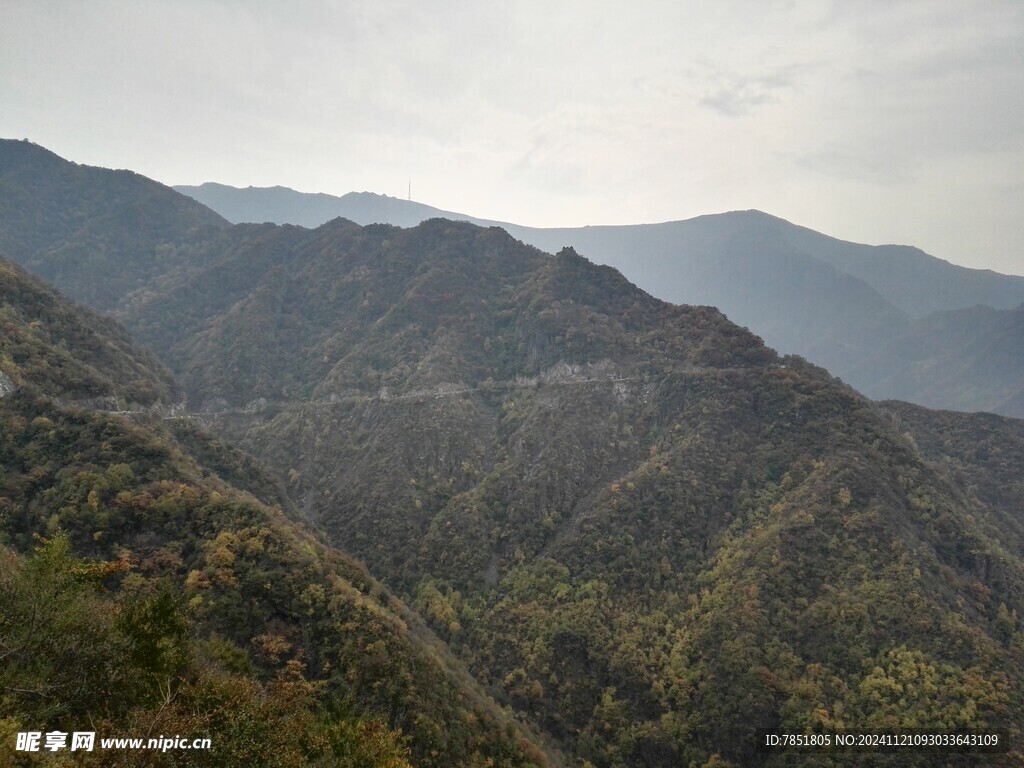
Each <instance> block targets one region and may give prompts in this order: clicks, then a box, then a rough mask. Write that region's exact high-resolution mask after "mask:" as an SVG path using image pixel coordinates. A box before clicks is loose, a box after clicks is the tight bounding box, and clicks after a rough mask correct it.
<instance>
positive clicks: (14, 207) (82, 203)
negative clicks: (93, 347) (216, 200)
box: [0, 140, 228, 310]
mask: <svg viewBox="0 0 1024 768" xmlns="http://www.w3.org/2000/svg"><path fill="white" fill-rule="evenodd" d="M227 226H228V223H227V222H226V221H225V220H224V219H222V218H221V217H220V216H218V215H217V214H215V213H214V212H213V211H211V210H210V209H209V208H206V207H205V206H202V205H200V204H198V203H196V202H195V201H193V200H191V199H190V198H187V197H185V196H183V195H179V194H178V193H176V192H175V191H174V190H172V189H170V188H169V187H165V186H164V185H162V184H158V183H157V182H155V181H152V180H150V179H147V178H145V177H144V176H140V175H138V174H136V173H132V172H131V171H112V170H108V169H106V168H94V167H91V166H87V165H77V164H75V163H71V162H68V161H67V160H64V159H63V158H60V157H58V156H57V155H55V154H53V153H52V152H50V151H49V150H46V149H44V148H42V147H40V146H37V145H35V144H32V143H30V142H28V141H11V140H0V254H3V255H5V256H6V257H8V258H10V259H12V260H14V261H16V262H18V263H19V264H21V265H23V266H24V267H26V268H27V269H28V270H29V271H31V272H32V273H34V274H36V275H38V276H39V277H42V278H43V279H44V280H46V281H47V282H49V283H52V284H53V285H55V286H56V287H57V288H58V289H60V290H61V291H63V292H64V293H65V294H66V295H68V296H70V297H71V298H73V299H76V300H78V301H81V302H84V303H86V304H89V305H90V306H92V307H95V308H97V309H100V310H110V309H113V308H114V307H116V306H117V303H118V300H119V299H120V298H121V297H122V296H124V295H125V294H126V293H128V292H130V291H132V290H135V289H136V288H139V287H142V286H144V285H146V284H147V283H148V282H149V281H150V280H152V279H153V278H154V277H155V276H157V275H160V274H163V273H164V272H167V271H169V270H171V269H174V268H175V267H177V266H178V259H179V256H180V254H176V251H175V247H176V246H179V245H181V244H183V243H185V242H190V241H191V239H192V238H193V237H195V236H198V235H202V236H208V235H209V234H211V233H212V232H213V231H216V230H218V229H221V228H224V227H227Z"/></svg>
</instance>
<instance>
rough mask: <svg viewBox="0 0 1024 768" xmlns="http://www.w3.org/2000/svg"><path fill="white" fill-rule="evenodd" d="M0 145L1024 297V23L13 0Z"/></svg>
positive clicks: (866, 4)
mask: <svg viewBox="0 0 1024 768" xmlns="http://www.w3.org/2000/svg"><path fill="white" fill-rule="evenodd" d="M0 17H2V23H0V136H2V137H5V138H19V139H20V138H29V139H30V140H32V141H34V142H36V143H38V144H42V145H43V146H46V147H48V148H49V149H52V150H53V151H55V152H57V153H58V154H59V155H61V156H63V157H65V158H67V159H69V160H74V161H76V162H80V163H87V164H90V165H101V166H106V167H115V168H130V169H132V170H135V171H138V172H139V173H142V174H144V175H146V176H150V177H152V178H154V179H157V180H159V181H162V182H165V183H168V184H197V183H200V182H203V181H219V182H223V183H227V184H233V185H237V186H247V185H250V184H252V185H255V186H270V185H274V184H282V185H284V186H288V187H292V188H295V189H299V190H303V191H310V192H329V193H332V194H339V195H340V194H344V193H345V192H349V191H362V190H368V191H372V192H379V193H384V194H390V195H394V196H399V197H405V196H406V192H407V184H408V183H409V182H410V181H411V183H412V197H413V199H415V200H420V201H422V202H425V203H429V204H431V205H435V206H438V207H440V208H445V209H448V210H456V211H460V212H464V213H468V214H472V215H475V216H480V217H486V218H492V219H501V220H506V221H514V222H517V223H520V224H527V225H534V226H576V225H583V224H627V223H640V222H653V221H666V220H672V219H684V218H689V217H692V216H697V215H700V214H704V213H717V212H721V211H727V210H736V209H745V208H758V209H760V210H763V211H767V212H769V213H772V214H775V215H777V216H782V217H783V218H786V219H789V220H790V221H793V222H795V223H797V224H802V225H804V226H808V227H811V228H813V229H817V230H819V231H822V232H825V233H827V234H830V235H834V236H837V237H841V238H844V239H848V240H855V241H858V242H866V243H907V244H912V245H917V246H919V247H921V248H924V249H925V250H926V251H928V252H929V253H932V254H933V255H936V256H939V257H941V258H945V259H948V260H950V261H954V262H957V263H961V264H966V265H968V266H978V267H987V268H992V269H996V270H999V271H1003V272H1013V273H1017V274H1024V248H1022V246H1021V243H1022V241H1024V2H1019V1H1018V0H1006V1H1000V0H969V1H968V0H885V1H884V2H871V1H869V0H860V1H859V2H848V1H847V0H837V1H836V2H831V1H827V0H794V1H793V2H771V1H769V0H714V1H713V2H712V1H710V0H709V1H708V2H685V1H681V0H666V1H665V2H660V1H648V0H633V2H629V3H627V2H611V1H609V0H579V1H576V0H570V1H568V2H559V0H547V2H539V1H538V2H534V1H533V0H521V1H517V0H504V1H503V2H501V3H491V2H480V1H479V0H473V1H470V0H466V1H463V0H438V1H437V2H430V0H420V1H419V2H411V1H407V0H391V1H387V0H383V1H382V0H374V1H373V2H369V1H364V2H324V1H314V0H287V1H284V0H165V1H164V2H160V1H158V0H90V2H78V1H75V2H72V1H71V0H60V1H58V0H4V2H3V10H2V13H0Z"/></svg>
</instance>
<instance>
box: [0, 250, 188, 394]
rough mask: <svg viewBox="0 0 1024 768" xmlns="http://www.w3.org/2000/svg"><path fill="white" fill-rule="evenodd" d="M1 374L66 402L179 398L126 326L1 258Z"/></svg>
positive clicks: (169, 378)
mask: <svg viewBox="0 0 1024 768" xmlns="http://www.w3.org/2000/svg"><path fill="white" fill-rule="evenodd" d="M0 331H2V332H0V375H2V376H3V377H4V380H6V382H7V385H6V386H7V388H8V389H10V388H16V387H18V386H20V385H21V384H23V383H25V382H28V383H30V384H31V385H32V386H33V387H34V388H35V389H37V390H38V391H39V392H41V393H43V394H46V395H48V396H50V397H60V398H62V399H65V400H86V399H96V398H103V399H106V400H107V401H108V402H112V403H115V407H116V403H117V402H118V401H120V402H121V403H122V404H124V405H136V404H137V405H155V404H157V403H161V402H162V403H163V404H165V405H170V404H172V403H173V402H176V401H177V400H178V399H179V398H180V397H181V395H180V394H179V392H178V388H177V385H176V384H175V383H174V380H173V378H172V376H171V374H170V371H168V370H167V369H166V368H165V367H164V366H163V364H161V363H160V362H159V361H158V360H157V359H156V357H154V356H153V354H152V353H151V352H149V351H148V350H145V349H143V348H141V347H139V346H137V345H136V344H135V343H134V342H133V341H132V340H131V339H130V338H129V336H128V334H127V333H126V332H125V330H124V328H123V327H121V326H120V325H119V324H118V323H115V322H114V321H112V320H111V319H109V318H107V317H103V316H101V315H98V314H97V313H95V312H94V311H92V310H89V309H86V308H85V307H79V306H75V305H73V304H72V303H71V302H69V301H68V300H67V299H65V298H64V297H63V296H61V295H60V294H58V293H57V292H56V291H55V290H53V289H52V288H50V287H49V286H47V285H45V284H44V283H43V282H41V281H40V280H38V279H36V278H34V277H32V276H30V275H28V274H27V273H26V272H25V271H24V270H22V269H21V268H20V267H18V266H16V265H15V264H12V263H11V262H10V261H7V260H6V259H4V258H3V257H2V256H0Z"/></svg>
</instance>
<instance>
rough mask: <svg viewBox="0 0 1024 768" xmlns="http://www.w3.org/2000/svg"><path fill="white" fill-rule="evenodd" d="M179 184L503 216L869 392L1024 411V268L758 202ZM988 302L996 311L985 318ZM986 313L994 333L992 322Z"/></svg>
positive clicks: (268, 198) (250, 203) (305, 201)
mask: <svg viewBox="0 0 1024 768" xmlns="http://www.w3.org/2000/svg"><path fill="white" fill-rule="evenodd" d="M176 189H177V190H178V191H180V192H183V193H184V194H187V195H189V196H191V197H193V198H195V199H196V200H198V201H200V202H202V203H204V204H205V205H208V206H210V207H211V208H213V209H214V210H216V211H218V212H219V213H221V214H222V215H223V216H225V218H227V219H228V220H230V221H233V222H245V221H250V222H275V223H278V224H284V223H294V224H300V225H303V226H307V227H316V226H319V225H320V224H323V223H325V222H326V221H328V220H330V219H331V218H334V217H338V216H340V217H343V218H347V219H350V220H352V221H355V222H357V223H360V224H371V223H375V222H381V223H388V224H394V225H397V226H402V227H408V226H415V225H416V224H418V223H420V222H421V221H424V220H426V219H429V218H435V217H444V218H449V219H453V220H465V221H470V222H473V223H476V224H479V225H481V226H500V227H501V228H503V229H505V230H506V231H507V232H509V233H510V234H511V235H512V236H513V237H515V238H517V239H519V240H522V241H523V242H525V243H528V244H531V245H534V246H536V247H538V248H540V249H541V250H544V251H549V252H555V251H557V250H559V249H560V248H562V247H563V246H572V247H574V248H575V249H576V250H577V251H579V252H580V253H583V254H585V255H586V256H587V257H588V258H590V259H592V260H594V261H596V262H598V263H601V264H608V265H610V266H613V267H615V268H616V269H617V270H619V271H620V272H622V274H623V275H625V276H626V277H627V278H628V279H629V280H631V281H632V282H634V283H635V284H636V285H638V286H639V287H641V288H643V289H644V290H646V291H648V292H649V293H651V294H652V295H654V296H657V297H658V298H661V299H665V300H667V301H672V302H677V303H687V304H709V305H712V306H716V307H718V308H720V309H721V310H722V311H723V312H725V313H726V315H728V317H729V318H730V319H731V320H733V321H734V322H737V323H739V324H740V325H744V326H747V327H748V328H750V329H751V330H753V331H754V332H755V333H757V334H758V335H760V336H761V337H762V338H764V339H765V341H766V342H767V343H768V344H769V345H770V346H772V347H774V348H776V349H778V350H780V351H782V352H786V353H793V354H799V355H801V356H803V357H806V358H808V359H809V360H812V361H813V362H815V363H817V364H819V365H822V366H824V367H826V368H828V370H830V371H831V372H833V373H834V374H836V375H838V376H840V377H841V378H842V379H843V380H844V381H847V382H848V383H850V384H851V385H853V386H854V387H856V388H857V389H858V390H860V391H862V392H863V393H864V394H866V395H868V396H869V397H873V398H877V399H885V398H899V399H906V400H911V401H913V402H917V403H920V404H922V405H927V406H929V407H934V408H954V409H960V410H987V411H993V412H996V413H1002V414H1004V415H1009V416H1018V417H1024V406H1022V404H1021V403H1022V401H1024V377H1022V376H1021V375H1020V373H1021V371H1022V370H1024V336H1022V335H1021V332H1020V331H1019V326H1016V325H1015V324H1014V312H1015V311H1016V310H1017V309H1018V308H1019V307H1020V306H1021V305H1022V304H1024V277H1018V276H1012V275H1001V274H998V273H995V272H991V271H988V270H977V269H968V268H965V267H959V266H956V265H953V264H950V263H949V262H946V261H942V260H941V259H937V258H935V257H933V256H929V255H928V254H926V253H924V252H923V251H921V250H919V249H916V248H911V247H907V246H894V245H885V246H866V245H859V244H856V243H849V242H844V241H841V240H837V239H835V238H831V237H828V236H826V235H822V234H820V233H818V232H814V231H813V230H810V229H807V228H804V227H799V226H796V225H793V224H790V223H789V222H787V221H784V220H782V219H779V218H776V217H773V216H769V215H768V214H764V213H761V212H759V211H737V212H733V213H725V214H718V215H712V216H701V217H698V218H695V219H689V220H686V221H675V222H666V223H663V224H643V225H631V226H591V227H580V228H563V229H540V228H532V227H524V226H520V225H517V224H511V223H507V222H496V221H488V220H483V219H478V218H474V217H471V216H466V215H464V214H460V213H453V212H449V211H442V210H439V209H436V208H432V207H430V206H426V205H423V204H421V203H416V202H412V201H406V200H400V199H397V198H392V197H385V196H380V195H374V194H371V193H367V192H362V193H350V194H347V195H344V196H342V197H332V196H330V195H323V194H320V195H311V194H305V193H300V192H295V191H293V190H290V189H286V188H283V187H274V188H252V187H250V188H247V189H237V188H234V187H228V186H225V185H220V184H213V183H207V184H203V185H201V186H196V187H185V186H180V187H176ZM976 306H977V307H978V310H977V311H975V312H974V313H973V314H972V313H971V312H966V311H965V312H960V313H958V311H960V310H971V309H972V308H973V307H976ZM984 307H988V308H989V309H991V310H997V312H995V313H992V312H990V313H988V315H987V317H988V321H987V324H982V325H979V324H978V323H977V322H975V318H976V316H977V313H978V312H982V311H983V309H982V308H984ZM951 312H952V313H954V314H947V313H951ZM992 324H996V325H998V326H999V327H1000V329H1001V331H1000V333H999V339H1000V340H999V341H993V340H992V339H991V337H990V335H989V334H988V330H989V327H988V326H991V325H992ZM1015 328H1018V330H1017V331H1014V329H1015ZM965 359H970V360H971V361H972V362H971V364H970V365H968V364H967V363H966V362H965ZM950 361H955V362H954V364H953V365H952V367H951V365H950Z"/></svg>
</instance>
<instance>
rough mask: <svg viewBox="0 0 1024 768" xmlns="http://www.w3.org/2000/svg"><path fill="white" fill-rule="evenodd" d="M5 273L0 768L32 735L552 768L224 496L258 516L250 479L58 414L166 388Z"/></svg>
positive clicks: (304, 540)
mask: <svg viewBox="0 0 1024 768" xmlns="http://www.w3.org/2000/svg"><path fill="white" fill-rule="evenodd" d="M0 271H2V274H3V276H4V278H5V280H4V282H3V283H2V284H0V286H2V288H0V313H2V314H0V316H2V317H3V322H4V326H3V327H4V336H3V338H2V340H0V349H2V354H3V357H0V366H2V367H3V369H4V375H5V377H7V380H8V381H10V382H11V383H12V384H13V386H11V387H7V388H5V390H4V392H3V393H2V395H3V396H2V397H0V585H2V587H3V590H2V591H3V594H4V600H3V602H2V605H0V647H2V648H3V651H4V652H3V653H2V654H0V735H2V736H3V738H2V739H0V757H2V760H0V762H3V763H4V764H5V765H7V764H10V765H14V764H21V762H19V761H26V760H27V759H28V757H29V756H27V755H26V754H24V753H22V754H20V755H19V754H15V753H14V752H13V747H14V733H16V732H18V731H24V730H35V729H38V728H40V727H44V728H46V729H61V730H64V731H68V732H70V731H72V730H94V731H97V732H98V733H99V735H100V736H119V735H130V736H138V735H143V734H147V733H152V734H158V733H164V734H175V733H177V734H180V735H182V736H189V737H192V736H194V737H196V738H200V737H210V738H211V739H212V742H213V749H212V751H211V752H209V753H204V754H203V762H202V764H204V765H223V766H235V765H243V764H244V765H265V766H271V765H273V766H278V765H281V766H284V765H288V766H293V765H351V766H355V765H359V766H380V767H385V766H386V767H387V768H401V766H407V765H437V766H442V765H443V766H450V765H466V766H476V765H480V766H483V765H508V766H514V765H523V766H526V765H545V764H547V758H546V757H545V755H544V753H543V752H542V751H541V750H540V749H538V748H536V747H534V746H532V745H531V744H530V741H529V737H528V736H526V735H525V734H523V733H522V732H521V731H520V729H519V727H518V726H516V725H515V724H514V723H513V722H512V721H511V720H509V719H508V718H507V717H506V716H505V715H504V714H503V713H502V712H501V711H500V710H498V709H497V707H495V706H494V705H493V704H492V703H490V702H489V701H488V700H487V699H486V697H484V696H483V695H482V694H481V693H480V692H479V690H478V688H477V687H476V684H475V683H474V682H473V681H472V680H471V679H470V677H469V676H468V675H467V674H466V673H465V672H464V671H462V669H461V667H460V666H459V665H458V664H457V663H455V662H454V661H453V660H452V658H451V657H450V655H449V654H448V653H447V650H446V649H445V648H444V646H443V645H442V644H441V643H440V642H439V641H438V640H437V639H436V638H434V637H433V636H432V635H431V633H430V632H429V631H427V630H426V629H425V628H424V627H423V625H422V622H421V620H420V619H419V617H418V616H416V615H415V614H413V613H412V612H411V611H409V610H408V609H407V608H405V607H404V606H403V605H402V604H401V603H400V602H399V601H398V600H397V599H396V598H394V597H392V596H391V595H390V594H389V593H388V591H387V590H386V589H385V588H384V587H383V586H381V585H380V584H379V583H378V582H376V581H375V580H374V579H373V578H372V577H371V576H370V575H369V574H368V573H367V572H366V570H365V569H364V568H363V567H362V566H361V565H358V564H356V563H355V562H354V561H352V560H351V559H349V558H348V557H347V556H344V555H342V554H340V553H339V552H337V551H336V550H333V549H330V548H328V547H326V546H324V545H323V544H322V543H321V542H320V541H319V540H318V539H317V538H315V537H314V536H313V535H311V534H310V533H308V532H307V531H306V530H305V529H304V528H303V527H302V525H300V524H299V523H297V522H296V521H295V520H294V519H290V518H289V517H288V516H286V515H285V514H284V513H282V511H281V510H280V509H279V508H274V507H270V506H267V505H266V504H264V503H263V502H262V501H261V500H260V499H258V498H256V497H254V496H253V495H251V493H250V492H245V491H240V490H237V489H236V488H235V487H233V486H232V485H231V484H229V482H232V481H233V482H238V483H240V484H241V486H242V487H245V488H246V489H247V490H248V491H251V492H254V493H258V494H261V495H263V496H264V497H265V498H273V496H274V489H275V483H274V481H273V480H272V479H270V478H269V477H268V476H266V473H265V470H261V469H260V467H259V465H257V464H256V463H254V462H253V461H252V460H251V459H249V458H247V457H245V456H243V455H241V454H238V453H237V452H236V451H234V450H233V449H231V448H229V447H228V446H226V445H223V444H220V443H217V442H216V441H212V440H211V439H210V438H209V436H205V435H203V434H202V433H201V432H198V431H196V429H195V427H194V426H192V425H190V424H189V423H187V422H181V421H177V420H171V421H169V422H166V423H165V422H164V421H162V420H160V419H158V418H154V417H151V416H146V415H142V414H136V415H135V416H133V417H132V418H131V419H130V420H129V418H128V417H125V416H120V415H115V414H110V413H106V412H102V411H96V410H91V409H89V408H82V407H71V406H68V405H61V404H60V403H58V402H57V401H55V400H54V399H53V398H52V397H51V395H55V394H56V395H60V396H61V397H62V398H69V399H79V400H80V399H82V398H83V397H84V396H88V397H90V398H92V397H95V396H97V395H109V394H112V393H115V392H117V389H116V383H115V382H118V381H119V380H120V379H121V378H122V376H123V375H124V371H125V370H126V369H127V370H130V371H131V373H132V375H133V376H135V377H136V378H137V379H139V380H141V381H144V382H145V383H146V384H147V385H148V386H147V387H146V388H145V389H146V391H147V392H156V393H161V392H165V391H166V389H164V390H161V387H166V386H167V384H166V374H164V373H163V372H162V371H159V370H158V371H157V372H156V373H150V374H148V378H146V375H147V373H146V369H145V368H144V367H143V362H145V361H146V354H145V353H142V352H140V351H139V350H138V349H137V348H135V347H134V345H133V344H132V343H131V342H129V341H127V340H126V337H125V334H124V332H123V331H121V330H120V329H119V328H118V327H117V326H116V324H115V323H113V322H111V321H109V320H102V321H100V320H99V319H98V318H96V317H95V316H93V315H92V313H89V312H82V311H81V310H79V309H77V308H75V307H73V306H71V305H70V304H69V303H67V302H66V300H63V299H62V298H61V297H59V296H58V295H56V294H55V293H54V292H53V291H50V290H48V289H45V288H43V287H41V286H40V285H39V284H38V282H37V281H35V280H32V279H29V278H27V277H26V276H24V274H23V273H22V272H21V271H20V270H18V269H17V268H16V267H13V266H12V265H10V264H9V263H7V262H3V261H0ZM15 281H16V282H17V286H18V289H13V286H14V285H15ZM94 325H95V326H98V327H99V331H97V330H96V328H94V327H92V326H94ZM11 339H14V340H15V343H14V344H13V345H12V344H10V343H9V342H10V340H11ZM111 340H113V341H114V342H116V344H112V343H111ZM140 361H142V362H140ZM140 386H141V385H140ZM157 402H158V401H154V403H151V404H157ZM196 456H202V457H203V458H202V460H197V458H196ZM202 462H206V463H202ZM40 536H42V537H45V538H40ZM58 756H59V755H58ZM58 756H55V757H58ZM84 759H85V763H82V764H89V765H94V764H95V765H102V764H109V760H111V759H112V755H111V754H104V753H102V752H100V751H97V752H96V753H94V754H92V755H86V756H84ZM117 759H118V760H120V761H121V763H120V764H124V765H147V766H151V765H193V764H196V763H194V762H190V760H189V754H188V753H187V752H184V753H182V752H175V751H171V752H166V753H163V754H156V755H154V754H152V753H148V752H139V753H136V754H130V753H125V752H121V753H119V754H118V755H117ZM90 760H91V761H92V762H90ZM25 764H28V763H27V762H26V763H25ZM32 764H36V763H32Z"/></svg>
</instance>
